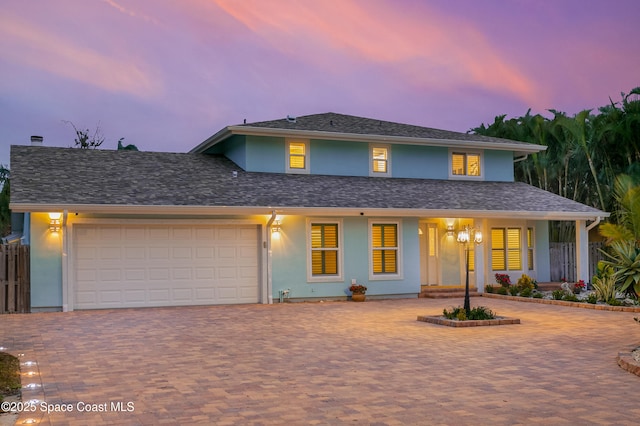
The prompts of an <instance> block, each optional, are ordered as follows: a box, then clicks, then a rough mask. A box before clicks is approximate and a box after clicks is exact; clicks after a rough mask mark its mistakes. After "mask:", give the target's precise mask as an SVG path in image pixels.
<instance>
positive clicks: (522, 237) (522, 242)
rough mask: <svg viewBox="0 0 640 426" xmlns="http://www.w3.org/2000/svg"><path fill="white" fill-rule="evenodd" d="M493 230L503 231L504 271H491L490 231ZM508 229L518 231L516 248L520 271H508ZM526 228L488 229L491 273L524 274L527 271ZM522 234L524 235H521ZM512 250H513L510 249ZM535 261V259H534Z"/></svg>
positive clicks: (507, 226)
mask: <svg viewBox="0 0 640 426" xmlns="http://www.w3.org/2000/svg"><path fill="white" fill-rule="evenodd" d="M493 229H502V230H504V241H503V243H504V249H501V250H504V267H505V269H493V250H494V249H493V236H492V234H493V233H492V230H493ZM509 229H518V230H520V247H519V248H518V251H519V252H520V269H510V268H509V250H510V249H509V243H508V239H509V237H508V232H509V231H508V230H509ZM526 232H527V227H526V226H525V227H522V226H509V225H503V226H491V227H489V236H490V238H491V241H490V242H489V253H491V257H490V259H489V268H490V269H491V272H524V271H527V269H528V266H527V254H528V251H527V250H528V249H529V248H528V246H527V241H526V239H527V234H526ZM523 233H524V235H523ZM512 250H513V249H512ZM534 253H535V252H534ZM534 261H535V259H534ZM534 266H535V265H534Z"/></svg>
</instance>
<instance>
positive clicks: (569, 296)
mask: <svg viewBox="0 0 640 426" xmlns="http://www.w3.org/2000/svg"><path fill="white" fill-rule="evenodd" d="M562 300H566V301H567V302H578V301H579V300H580V299H578V296H576V295H575V294H573V293H565V294H564V296H562Z"/></svg>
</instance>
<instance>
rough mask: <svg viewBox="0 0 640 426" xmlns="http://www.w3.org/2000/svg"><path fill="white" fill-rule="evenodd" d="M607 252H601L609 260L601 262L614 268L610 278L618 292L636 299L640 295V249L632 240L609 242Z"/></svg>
mask: <svg viewBox="0 0 640 426" xmlns="http://www.w3.org/2000/svg"><path fill="white" fill-rule="evenodd" d="M608 249H609V250H607V251H605V250H602V253H604V254H605V256H606V257H608V258H609V259H610V260H603V261H602V262H604V263H605V264H607V265H610V266H612V267H613V268H614V270H615V272H614V273H613V275H612V277H613V278H614V279H615V281H616V285H617V289H618V290H619V291H620V292H624V293H627V294H630V295H632V296H634V297H638V295H639V294H640V247H638V245H637V244H636V241H633V240H616V241H613V242H611V244H609V247H608Z"/></svg>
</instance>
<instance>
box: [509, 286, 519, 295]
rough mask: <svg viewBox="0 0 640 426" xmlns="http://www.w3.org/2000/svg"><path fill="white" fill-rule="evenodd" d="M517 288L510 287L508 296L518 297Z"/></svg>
mask: <svg viewBox="0 0 640 426" xmlns="http://www.w3.org/2000/svg"><path fill="white" fill-rule="evenodd" d="M518 291H519V289H518V286H515V285H512V286H511V287H509V294H510V295H512V296H517V295H518Z"/></svg>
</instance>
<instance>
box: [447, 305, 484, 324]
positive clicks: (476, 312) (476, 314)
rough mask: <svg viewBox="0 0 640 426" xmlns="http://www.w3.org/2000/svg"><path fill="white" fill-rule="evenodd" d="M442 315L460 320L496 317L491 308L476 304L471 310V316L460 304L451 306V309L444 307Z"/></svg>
mask: <svg viewBox="0 0 640 426" xmlns="http://www.w3.org/2000/svg"><path fill="white" fill-rule="evenodd" d="M442 315H444V317H445V318H447V319H450V320H458V321H466V320H487V319H493V318H495V314H494V313H493V311H491V309H488V308H486V307H484V306H476V307H475V308H472V309H471V311H469V316H467V313H466V311H465V310H464V308H463V307H461V306H458V307H456V308H453V307H452V308H451V310H447V309H446V308H445V309H443V311H442Z"/></svg>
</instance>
